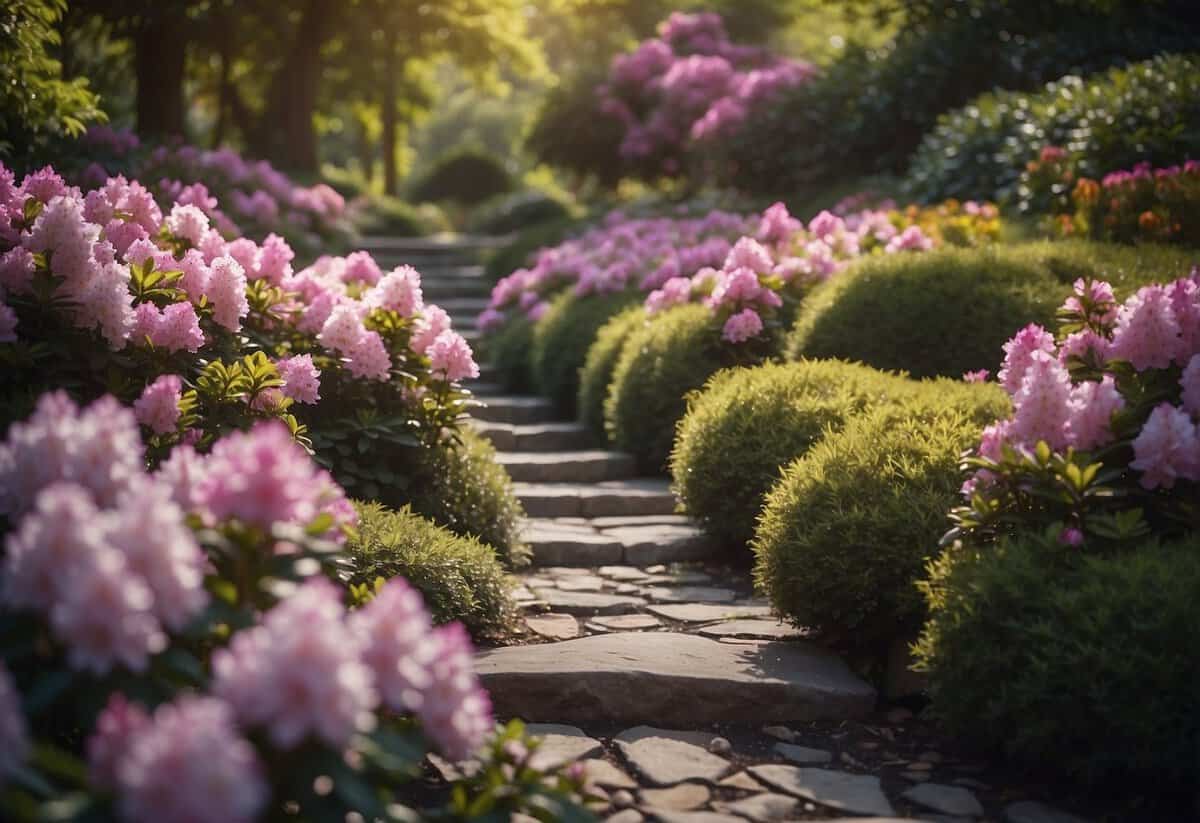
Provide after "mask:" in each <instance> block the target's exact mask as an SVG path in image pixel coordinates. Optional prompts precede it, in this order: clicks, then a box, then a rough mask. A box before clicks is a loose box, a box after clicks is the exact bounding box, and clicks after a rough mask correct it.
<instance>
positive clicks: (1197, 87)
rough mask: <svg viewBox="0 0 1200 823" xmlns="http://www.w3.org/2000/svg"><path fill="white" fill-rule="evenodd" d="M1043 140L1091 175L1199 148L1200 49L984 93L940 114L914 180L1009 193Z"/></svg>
mask: <svg viewBox="0 0 1200 823" xmlns="http://www.w3.org/2000/svg"><path fill="white" fill-rule="evenodd" d="M1045 146H1062V147H1064V148H1066V149H1067V150H1068V151H1070V152H1071V153H1072V154H1073V155H1075V156H1076V157H1077V159H1078V163H1079V165H1078V171H1079V173H1080V174H1082V175H1084V176H1088V177H1094V178H1099V177H1100V176H1102V175H1104V174H1106V173H1108V172H1110V171H1115V170H1116V169H1124V168H1128V167H1130V166H1132V165H1133V164H1134V163H1137V162H1139V161H1142V160H1148V161H1150V162H1151V163H1152V164H1154V165H1156V166H1168V165H1171V164H1173V163H1178V162H1181V161H1182V160H1184V159H1186V158H1189V157H1191V158H1195V157H1200V57H1196V56H1160V57H1155V58H1154V59H1152V60H1146V61H1144V62H1141V63H1135V64H1133V65H1131V66H1129V67H1128V68H1126V69H1113V70H1111V71H1108V72H1105V73H1103V74H1099V75H1093V76H1090V77H1085V78H1081V77H1078V76H1075V75H1068V76H1066V77H1062V78H1060V79H1059V80H1056V81H1055V82H1053V83H1049V84H1047V85H1046V86H1045V88H1044V89H1043V90H1042V91H1041V92H1039V93H1037V94H1021V93H1016V92H997V93H989V94H984V95H982V96H981V97H978V98H976V99H975V100H973V101H972V102H971V103H970V104H969V105H967V106H965V107H964V108H962V109H959V110H957V111H953V112H950V113H948V114H945V115H943V116H942V117H941V118H939V120H938V125H937V127H936V128H935V129H933V130H932V131H931V132H930V133H929V134H927V135H926V136H925V138H924V140H922V142H921V145H920V147H919V148H918V149H917V151H916V153H915V154H914V155H913V158H912V163H911V164H910V166H909V170H908V188H909V191H910V193H911V195H912V196H914V197H917V198H919V199H923V200H928V201H934V200H941V199H943V198H946V197H959V198H971V197H975V198H987V199H995V198H1005V197H1007V196H1008V195H1010V194H1011V193H1012V192H1013V191H1014V189H1015V186H1016V184H1017V181H1018V178H1019V177H1020V174H1021V171H1022V170H1023V169H1024V168H1025V164H1026V163H1027V162H1028V161H1030V160H1033V159H1035V158H1036V157H1037V154H1038V152H1039V151H1041V149H1042V148H1043V147H1045Z"/></svg>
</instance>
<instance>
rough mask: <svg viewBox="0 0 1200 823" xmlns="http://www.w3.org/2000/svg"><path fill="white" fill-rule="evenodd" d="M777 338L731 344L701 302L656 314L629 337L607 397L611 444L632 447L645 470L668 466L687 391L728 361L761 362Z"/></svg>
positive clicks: (606, 420)
mask: <svg viewBox="0 0 1200 823" xmlns="http://www.w3.org/2000/svg"><path fill="white" fill-rule="evenodd" d="M773 345H774V341H770V340H763V339H756V340H751V341H747V342H746V343H743V344H740V345H734V346H730V345H727V344H725V343H723V342H722V341H721V337H720V333H719V332H718V331H717V329H716V327H715V325H714V321H713V318H712V315H711V314H710V312H709V310H708V309H707V308H706V307H704V306H702V305H699V304H691V305H686V306H679V307H677V308H674V309H671V310H669V311H666V312H663V313H662V314H660V315H658V316H656V317H655V318H654V319H653V320H651V322H649V323H646V324H645V325H643V326H641V327H640V328H637V329H635V330H634V331H633V333H632V334H630V335H629V337H628V338H626V340H625V343H624V345H623V346H622V347H621V354H620V357H619V358H618V359H617V364H616V367H615V368H614V370H613V378H612V383H611V385H610V386H609V389H608V395H607V397H606V398H605V400H604V427H605V430H606V431H607V432H608V435H609V439H610V441H611V442H612V444H613V445H614V446H615V447H616V448H618V449H620V450H622V451H626V452H629V453H630V454H632V455H633V456H634V458H635V459H636V460H637V463H638V467H639V469H641V471H643V472H646V473H650V474H656V473H659V472H661V471H663V469H664V468H665V466H666V462H667V458H668V456H669V455H670V453H671V443H672V441H673V440H674V435H675V423H676V421H678V420H679V419H680V418H681V417H683V415H684V412H685V411H687V400H686V399H685V398H686V396H687V393H688V392H690V391H693V390H694V389H698V388H700V387H701V386H703V385H704V381H705V380H707V379H708V378H709V376H711V375H712V374H714V373H715V372H717V371H719V370H720V369H722V368H726V367H728V366H738V365H749V364H751V363H754V362H759V361H761V360H762V359H763V357H765V356H767V355H769V354H770V353H771V347H772V346H773Z"/></svg>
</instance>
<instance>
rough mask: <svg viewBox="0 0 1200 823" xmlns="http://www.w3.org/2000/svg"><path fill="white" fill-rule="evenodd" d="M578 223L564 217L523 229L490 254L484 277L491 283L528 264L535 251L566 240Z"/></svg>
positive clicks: (485, 265) (577, 226)
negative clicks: (507, 242)
mask: <svg viewBox="0 0 1200 823" xmlns="http://www.w3.org/2000/svg"><path fill="white" fill-rule="evenodd" d="M579 224H580V223H579V221H578V220H575V219H573V218H569V217H564V218H561V219H558V220H550V221H547V222H544V223H539V224H537V225H535V226H531V227H529V228H526V229H525V230H524V231H522V232H520V233H519V234H518V235H517V236H516V237H514V238H513V239H512V241H511V242H510V243H509V244H508V245H506V246H502V247H501V248H499V249H497V250H496V251H494V252H492V253H491V255H490V256H489V257H488V259H487V262H486V263H485V264H484V269H483V274H484V277H486V278H487V279H488V280H490V281H492V282H493V283H494V282H496V281H497V280H499V279H500V278H502V277H507V276H508V275H510V274H512V273H513V272H514V271H516V270H517V269H519V268H521V267H522V266H527V265H529V263H530V258H532V257H533V254H534V252H536V251H537V250H538V249H542V248H548V247H550V246H556V245H558V244H559V243H561V242H562V241H563V240H565V239H566V238H567V235H569V234H571V233H572V232H573V231H576V230H577V229H578V228H579Z"/></svg>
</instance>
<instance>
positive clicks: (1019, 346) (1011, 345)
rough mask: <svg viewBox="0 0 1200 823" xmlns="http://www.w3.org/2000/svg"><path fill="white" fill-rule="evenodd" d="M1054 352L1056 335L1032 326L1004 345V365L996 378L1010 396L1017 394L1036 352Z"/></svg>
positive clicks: (1022, 330) (1034, 325)
mask: <svg viewBox="0 0 1200 823" xmlns="http://www.w3.org/2000/svg"><path fill="white" fill-rule="evenodd" d="M1039 351H1042V352H1050V353H1053V352H1054V335H1052V334H1050V332H1048V331H1046V330H1045V329H1043V328H1042V327H1041V326H1038V325H1036V324H1030V325H1028V326H1026V327H1025V328H1023V329H1021V330H1020V331H1019V332H1017V334H1016V335H1015V336H1014V337H1013V338H1012V339H1011V340H1009V341H1008V342H1007V343H1005V344H1004V365H1003V366H1002V367H1001V369H1000V373H999V374H997V375H996V378H997V379H998V380H999V381H1000V383H1001V384H1002V385H1003V386H1004V390H1005V391H1007V392H1008V393H1009V394H1010V395H1013V394H1016V393H1017V391H1018V390H1020V388H1021V383H1022V382H1023V381H1024V379H1025V370H1026V369H1028V368H1029V364H1030V362H1031V361H1032V358H1033V354H1034V352H1039Z"/></svg>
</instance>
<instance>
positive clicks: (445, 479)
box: [384, 427, 528, 565]
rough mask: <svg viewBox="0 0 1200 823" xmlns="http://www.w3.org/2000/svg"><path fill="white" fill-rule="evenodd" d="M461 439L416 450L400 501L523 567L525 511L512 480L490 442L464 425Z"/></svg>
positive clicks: (525, 548) (525, 547)
mask: <svg viewBox="0 0 1200 823" xmlns="http://www.w3.org/2000/svg"><path fill="white" fill-rule="evenodd" d="M459 436H460V437H461V439H462V443H461V445H457V446H454V445H449V444H448V445H446V446H445V447H442V448H437V449H422V450H421V451H420V456H419V461H418V464H417V466H416V467H415V470H414V472H413V476H412V477H411V479H410V480H409V483H408V487H407V491H406V494H405V499H404V500H403V501H402V502H408V503H411V504H412V508H413V511H415V512H416V513H417V514H420V515H423V516H424V517H428V518H429V519H430V520H432V521H434V522H435V523H437V524H439V525H442V526H445V527H446V528H447V529H449V530H450V531H452V532H454V533H455V534H459V535H463V536H470V537H477V538H479V539H480V540H481V541H482V542H484V543H487V544H488V545H489V546H491V547H492V548H494V549H495V550H496V553H497V554H498V555H499V556H500V557H501V558H502V559H504V560H506V561H507V562H508V563H509V564H510V565H523V564H524V563H525V562H526V560H527V558H528V547H527V546H526V545H525V544H524V543H522V542H521V536H520V520H521V518H522V517H523V516H524V514H525V512H524V511H523V510H522V508H521V502H520V501H519V500H517V498H516V495H515V494H514V493H513V489H512V480H511V479H510V478H509V476H508V472H506V471H505V470H504V467H503V466H501V465H500V464H499V463H498V462H496V450H495V449H493V448H492V445H491V443H489V442H488V441H487V440H485V439H483V438H482V437H480V436H479V435H477V434H475V433H474V432H472V431H471V430H470V429H468V428H465V427H464V428H463V430H462V431H461V432H460V433H459ZM384 500H385V502H388V501H387V498H386V497H385V498H384Z"/></svg>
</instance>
